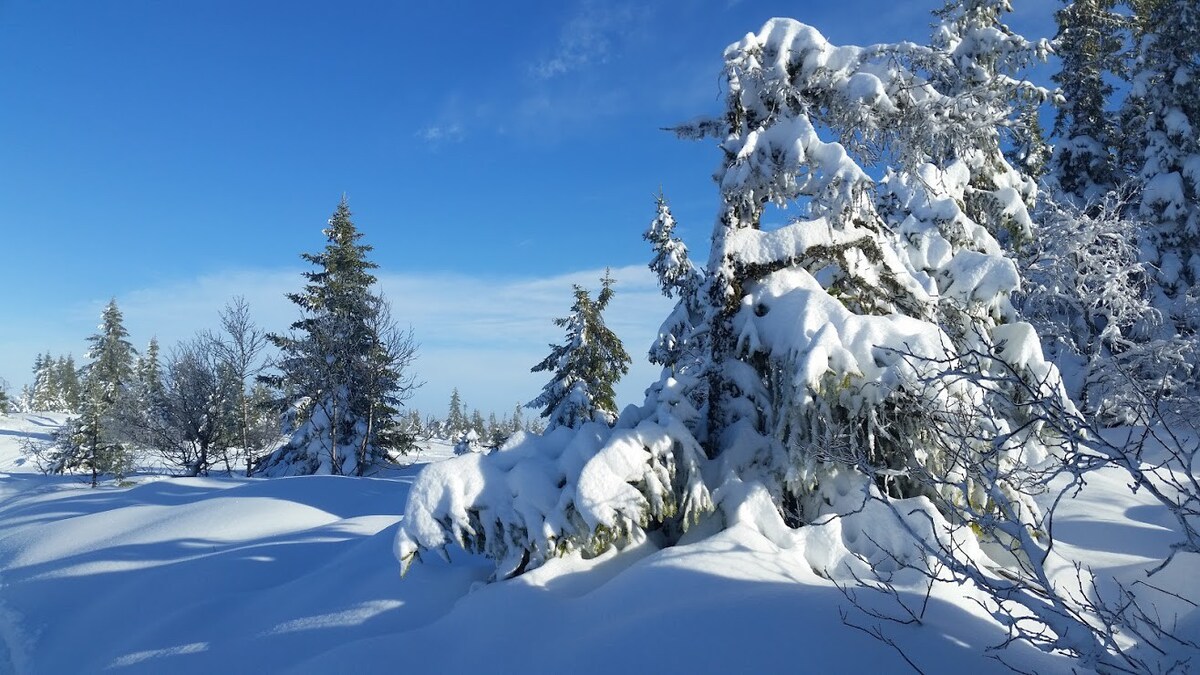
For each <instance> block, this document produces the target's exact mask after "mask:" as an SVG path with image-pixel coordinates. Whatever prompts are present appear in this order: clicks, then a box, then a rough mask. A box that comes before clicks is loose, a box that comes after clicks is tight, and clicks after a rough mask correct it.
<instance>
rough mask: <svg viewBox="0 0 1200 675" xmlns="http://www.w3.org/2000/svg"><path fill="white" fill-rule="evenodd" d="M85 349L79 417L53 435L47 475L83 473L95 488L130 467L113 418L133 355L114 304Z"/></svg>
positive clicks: (128, 378)
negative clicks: (86, 357)
mask: <svg viewBox="0 0 1200 675" xmlns="http://www.w3.org/2000/svg"><path fill="white" fill-rule="evenodd" d="M88 343H89V345H90V348H89V349H88V358H89V359H91V362H90V363H88V364H87V365H86V366H84V368H83V395H82V401H81V405H80V410H79V416H78V417H77V418H75V419H73V420H71V421H70V422H68V423H67V424H66V425H64V426H63V427H62V429H60V430H59V431H58V433H56V434H55V438H54V446H53V447H52V448H51V449H50V450H49V454H48V455H47V458H46V459H47V462H48V464H47V467H46V468H47V472H48V473H63V472H65V471H75V470H82V471H84V472H86V473H88V474H90V476H91V484H92V487H95V486H96V485H98V484H99V481H100V477H101V476H103V475H112V476H115V477H117V478H120V477H121V476H123V475H124V473H125V472H126V471H127V470H128V469H129V468H130V467H131V465H132V461H133V460H132V451H131V449H130V448H129V447H128V446H127V444H126V443H125V438H126V434H125V431H126V430H125V429H123V428H121V425H120V424H119V417H117V416H115V415H114V413H116V412H117V410H118V409H119V407H120V406H122V405H123V402H124V399H125V397H127V396H128V391H129V387H130V386H131V384H132V382H133V378H134V372H133V365H134V357H135V356H136V354H137V352H136V350H134V348H133V345H132V344H130V342H129V333H128V331H126V330H125V326H124V323H123V320H122V316H121V310H120V309H118V308H117V302H116V300H111V301H109V303H108V305H107V306H106V307H105V308H104V312H103V315H102V320H101V324H100V328H99V332H98V333H96V334H94V335H92V336H91V337H89V338H88Z"/></svg>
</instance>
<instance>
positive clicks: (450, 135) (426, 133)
mask: <svg viewBox="0 0 1200 675" xmlns="http://www.w3.org/2000/svg"><path fill="white" fill-rule="evenodd" d="M464 137H465V134H464V132H463V126H462V124H460V123H458V122H446V123H442V124H431V125H429V126H427V127H425V128H424V129H421V130H420V131H418V132H417V138H419V139H421V140H423V141H426V142H428V143H432V144H434V145H437V144H440V143H457V142H459V141H461V140H463V138H464Z"/></svg>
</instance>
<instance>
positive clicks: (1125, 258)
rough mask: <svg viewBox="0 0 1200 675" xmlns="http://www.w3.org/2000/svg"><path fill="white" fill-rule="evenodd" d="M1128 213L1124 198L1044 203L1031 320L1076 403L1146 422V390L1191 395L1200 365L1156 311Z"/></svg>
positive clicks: (1109, 416) (1108, 417)
mask: <svg viewBox="0 0 1200 675" xmlns="http://www.w3.org/2000/svg"><path fill="white" fill-rule="evenodd" d="M1129 211H1130V209H1129V208H1128V203H1127V201H1126V200H1125V199H1123V198H1122V195H1121V194H1120V193H1116V192H1113V193H1110V194H1109V195H1108V197H1107V198H1106V199H1104V200H1102V201H1100V202H1098V203H1094V204H1089V205H1086V206H1083V207H1076V206H1073V205H1071V204H1057V203H1052V202H1048V203H1045V204H1043V205H1042V207H1041V208H1040V209H1039V216H1040V217H1039V218H1038V220H1039V228H1038V236H1037V237H1036V238H1034V240H1033V241H1032V242H1031V243H1030V244H1029V245H1028V246H1026V247H1024V249H1023V250H1022V252H1021V253H1022V255H1021V264H1022V271H1023V277H1024V280H1025V285H1024V288H1023V289H1022V291H1021V293H1020V294H1019V296H1018V297H1019V302H1020V308H1021V313H1022V316H1024V317H1025V318H1028V319H1029V320H1030V321H1031V322H1032V323H1033V324H1034V325H1035V326H1036V327H1037V328H1038V331H1039V333H1041V334H1042V335H1044V336H1046V338H1047V340H1048V342H1047V348H1048V352H1049V354H1050V355H1051V356H1052V359H1053V360H1054V362H1055V363H1056V364H1057V365H1058V366H1059V368H1060V370H1062V372H1063V373H1064V377H1065V379H1066V381H1067V384H1068V387H1069V390H1070V392H1071V394H1072V397H1073V398H1074V399H1075V400H1076V401H1078V402H1079V403H1080V406H1081V408H1082V409H1083V410H1084V411H1085V412H1087V413H1089V414H1092V415H1096V416H1098V417H1099V419H1100V420H1101V421H1102V422H1104V423H1108V424H1112V423H1117V424H1130V423H1136V422H1138V421H1144V420H1145V419H1146V418H1147V417H1148V416H1149V414H1150V412H1151V411H1148V410H1145V409H1144V406H1142V405H1140V404H1142V403H1144V402H1145V401H1146V395H1147V393H1150V395H1151V396H1155V395H1178V394H1183V393H1184V392H1186V390H1187V388H1188V387H1187V385H1186V382H1187V381H1188V380H1189V379H1190V378H1191V377H1192V372H1193V370H1194V367H1195V366H1194V360H1193V359H1194V358H1195V355H1189V351H1190V350H1191V349H1192V348H1193V345H1192V343H1191V342H1190V341H1188V340H1186V339H1183V338H1181V337H1180V336H1178V335H1176V334H1175V333H1174V331H1173V326H1172V325H1171V322H1170V321H1169V319H1168V318H1167V317H1164V316H1163V315H1162V313H1161V312H1160V311H1159V310H1158V309H1156V308H1155V307H1154V304H1153V302H1152V300H1153V289H1152V286H1153V270H1151V269H1150V268H1149V266H1148V265H1147V264H1146V263H1144V262H1143V261H1142V260H1141V251H1140V248H1139V245H1138V244H1139V239H1140V238H1141V235H1142V234H1143V232H1144V228H1143V226H1142V223H1141V222H1140V221H1137V220H1134V219H1132V218H1129V217H1128V216H1127V215H1125V214H1128V213H1129Z"/></svg>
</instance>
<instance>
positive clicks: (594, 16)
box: [529, 0, 642, 80]
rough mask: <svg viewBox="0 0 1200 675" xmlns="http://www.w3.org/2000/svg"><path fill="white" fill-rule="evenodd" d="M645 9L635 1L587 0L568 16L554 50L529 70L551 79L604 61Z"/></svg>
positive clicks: (533, 73)
mask: <svg viewBox="0 0 1200 675" xmlns="http://www.w3.org/2000/svg"><path fill="white" fill-rule="evenodd" d="M641 16H642V13H641V12H640V11H639V10H638V9H637V7H636V6H635V5H632V4H624V3H621V4H615V3H603V2H594V1H592V0H587V1H585V2H583V3H581V4H580V5H579V7H578V9H577V11H576V12H575V13H574V14H573V15H572V16H571V17H570V18H569V19H568V20H567V22H566V23H565V24H564V25H563V27H562V30H561V31H560V32H559V36H558V42H557V44H556V45H555V47H554V50H553V52H552V53H551V54H550V55H549V56H547V57H546V58H544V59H542V60H540V61H538V62H537V63H534V64H533V65H532V66H531V67H530V69H529V70H530V73H531V74H532V75H533V76H534V77H535V78H538V79H542V80H548V79H552V78H555V77H559V76H562V75H567V74H570V73H572V72H575V71H578V70H582V69H584V68H587V67H589V66H591V65H593V64H597V63H604V62H605V61H607V60H608V58H609V55H610V54H612V53H613V52H615V51H617V50H618V49H619V47H620V43H621V40H622V39H624V38H625V37H627V36H628V35H629V34H630V32H631V31H632V29H633V27H634V26H635V25H636V24H637V21H638V19H639V18H640V17H641Z"/></svg>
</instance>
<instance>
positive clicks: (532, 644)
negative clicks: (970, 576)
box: [0, 414, 1200, 674]
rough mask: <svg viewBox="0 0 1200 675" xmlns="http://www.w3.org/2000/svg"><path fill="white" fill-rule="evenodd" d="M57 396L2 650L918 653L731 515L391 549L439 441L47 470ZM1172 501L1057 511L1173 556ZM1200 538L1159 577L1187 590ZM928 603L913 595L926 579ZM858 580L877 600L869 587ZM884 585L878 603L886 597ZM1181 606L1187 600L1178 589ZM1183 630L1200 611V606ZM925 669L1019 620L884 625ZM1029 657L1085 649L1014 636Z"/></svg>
mask: <svg viewBox="0 0 1200 675" xmlns="http://www.w3.org/2000/svg"><path fill="white" fill-rule="evenodd" d="M60 421H61V417H55V416H44V415H32V414H30V415H15V416H9V417H0V672H9V671H11V672H17V673H75V672H102V671H105V672H108V671H111V672H120V673H131V672H152V673H159V672H171V673H176V674H178V673H212V672H289V671H290V672H312V673H330V672H354V673H362V672H368V673H369V672H394V671H397V670H404V671H409V670H414V669H416V670H418V671H421V672H522V673H528V672H546V673H551V672H553V673H558V672H614V671H632V672H714V673H715V672H722V673H724V672H780V671H782V672H904V671H905V669H906V668H907V666H906V665H905V663H904V660H903V659H902V658H901V656H900V655H899V654H898V653H897V651H895V650H894V649H893V648H892V647H889V646H888V645H886V644H884V643H883V642H881V641H879V640H876V639H873V638H871V637H869V636H868V635H866V634H865V633H864V632H863V631H861V630H857V629H854V628H851V627H848V626H847V625H846V624H845V623H843V620H842V618H841V615H842V613H847V614H848V615H849V620H850V621H851V622H854V623H858V624H859V625H861V626H865V627H868V628H870V627H873V626H875V625H877V624H880V622H879V621H876V620H873V619H870V618H868V617H865V616H863V615H862V614H861V613H860V612H858V611H857V610H856V609H855V608H854V607H852V606H851V604H850V603H849V601H848V600H847V599H846V597H845V596H844V595H843V594H842V592H841V591H839V590H838V589H837V588H836V587H835V586H834V585H833V584H832V582H830V581H828V580H827V579H825V578H823V577H822V576H819V575H818V574H817V573H816V572H815V571H814V569H813V566H812V564H811V563H810V560H809V556H806V555H805V552H804V551H803V550H797V549H795V548H787V547H781V546H779V545H778V544H776V543H772V542H771V541H768V540H767V539H765V538H764V537H763V536H761V535H760V534H758V533H756V532H753V531H750V530H747V529H738V528H735V529H732V530H728V531H725V532H722V533H719V534H716V535H714V536H711V537H708V538H705V539H702V540H699V541H696V542H695V543H691V544H687V545H682V546H677V547H674V548H671V549H667V550H661V551H659V550H654V549H653V548H652V547H651V546H650V545H648V544H646V545H644V547H643V548H641V549H639V550H635V551H626V552H625V553H623V554H621V555H612V554H606V555H602V556H600V557H599V558H596V559H592V560H586V561H584V560H581V559H578V558H565V559H559V560H554V561H551V562H550V563H548V564H547V565H545V566H543V567H541V568H539V569H537V570H534V571H533V572H531V573H529V574H526V575H524V576H522V577H519V578H517V579H514V580H510V581H504V582H499V583H492V584H488V583H485V579H486V578H487V576H488V575H489V574H490V573H491V571H492V569H493V564H492V563H491V562H490V561H485V560H482V559H479V558H474V557H472V556H469V555H467V554H464V553H462V552H460V551H452V552H451V555H452V556H453V560H452V562H450V563H447V562H444V561H441V560H438V559H432V558H431V557H429V556H427V557H426V559H425V561H424V562H423V563H421V564H416V565H414V566H413V568H412V570H411V572H410V573H409V575H408V576H407V577H406V578H404V579H401V578H400V576H399V568H398V565H397V563H396V561H395V558H394V557H393V554H392V546H393V539H394V537H395V530H396V527H397V523H398V522H399V521H400V520H401V518H402V517H403V514H402V513H401V510H402V509H403V507H404V504H405V500H406V497H407V494H408V490H409V486H410V485H411V482H412V480H413V478H414V477H415V475H416V474H417V472H418V471H419V470H420V469H421V467H422V466H423V463H422V462H425V461H431V460H432V461H436V460H438V459H441V458H444V457H446V456H448V455H449V454H451V451H450V448H449V447H448V446H446V445H444V444H434V445H432V446H431V447H429V448H427V449H426V450H425V451H424V452H423V453H422V455H421V457H420V458H419V461H418V463H414V464H413V465H412V466H409V467H406V468H404V469H401V470H397V471H396V472H395V473H394V474H392V475H389V476H387V477H377V478H343V477H330V476H324V477H298V478H282V479H273V480H247V479H237V478H190V479H181V478H166V477H162V476H148V475H143V476H137V477H135V478H133V479H132V483H133V485H131V486H128V487H120V488H118V487H102V488H98V489H89V488H88V487H87V486H86V484H85V483H83V482H82V481H80V480H78V479H77V478H73V477H47V476H43V475H41V474H39V473H37V470H36V467H34V466H32V465H31V464H30V463H27V462H24V461H23V459H22V458H21V455H20V445H21V442H22V440H23V439H26V438H29V437H31V436H36V435H37V434H46V433H48V432H49V431H50V430H51V429H52V428H53V427H54V425H55V424H57V423H59V422H60ZM1168 526H1169V522H1168V521H1167V520H1166V519H1165V516H1164V514H1163V513H1162V512H1161V510H1160V509H1158V508H1157V507H1155V506H1152V505H1151V504H1150V502H1149V501H1148V500H1145V499H1142V498H1141V497H1140V496H1135V495H1132V494H1130V492H1129V490H1128V489H1127V488H1126V486H1125V484H1124V481H1123V480H1122V479H1121V477H1120V476H1118V475H1115V474H1114V475H1105V474H1100V475H1097V476H1096V477H1095V478H1094V479H1093V480H1092V481H1091V482H1090V484H1089V487H1088V489H1087V490H1086V491H1085V492H1084V493H1083V494H1082V495H1081V496H1080V497H1079V498H1077V499H1075V500H1072V501H1071V502H1070V503H1068V504H1067V505H1066V506H1065V507H1064V508H1063V509H1062V511H1061V512H1060V516H1059V520H1058V528H1059V529H1058V531H1057V532H1056V534H1057V535H1058V537H1059V539H1060V540H1061V541H1062V542H1063V544H1064V547H1066V548H1069V549H1070V550H1071V552H1072V553H1073V554H1075V555H1077V556H1078V557H1079V558H1080V559H1081V560H1084V561H1086V562H1087V563H1089V564H1091V565H1092V566H1093V567H1094V568H1095V569H1096V571H1097V573H1098V574H1099V575H1104V574H1106V573H1108V572H1113V573H1116V574H1117V575H1118V576H1119V578H1122V579H1133V578H1137V577H1138V576H1139V575H1141V574H1142V570H1144V569H1146V568H1147V567H1148V566H1150V565H1152V564H1153V563H1154V562H1156V561H1157V560H1161V559H1162V557H1163V556H1165V554H1166V552H1167V547H1168V545H1169V544H1170V542H1171V541H1172V536H1171V531H1170V529H1169V527H1168ZM1198 571H1200V565H1197V564H1196V561H1195V559H1194V558H1193V559H1184V560H1177V561H1176V562H1175V563H1173V565H1172V567H1171V568H1169V569H1168V570H1167V571H1166V572H1164V573H1163V575H1162V576H1160V577H1156V583H1162V584H1168V585H1170V586H1172V587H1173V588H1175V590H1176V591H1178V592H1182V593H1190V594H1191V595H1192V596H1193V598H1192V599H1193V600H1200V598H1197V597H1194V596H1196V595H1198V594H1200V590H1198V589H1197V588H1196V585H1195V584H1194V582H1193V581H1191V579H1194V578H1195V577H1196V572H1198ZM912 599H913V600H916V601H918V602H919V599H920V598H919V597H916V596H914V598H912ZM860 602H864V603H865V604H868V605H870V604H872V603H876V602H880V603H882V602H883V599H882V598H874V599H873V598H871V597H867V598H866V599H865V600H863V599H860ZM881 606H882V605H881ZM1174 609H1178V610H1179V611H1181V612H1183V611H1187V610H1188V607H1186V605H1185V604H1184V603H1179V607H1177V608H1173V610H1174ZM1183 619H1184V620H1183V622H1182V623H1181V624H1180V625H1181V626H1183V627H1184V629H1188V630H1190V629H1194V628H1197V627H1200V623H1198V622H1197V621H1196V616H1195V614H1194V613H1193V615H1192V616H1191V617H1188V616H1183ZM880 627H881V629H882V630H883V632H884V634H885V635H887V636H888V637H889V638H891V639H892V640H894V641H895V642H896V643H897V644H898V645H899V646H900V647H901V648H902V649H903V651H904V653H905V655H906V656H907V657H908V658H910V659H912V661H913V662H914V663H915V664H916V665H917V666H919V667H920V668H921V669H922V670H923V671H924V672H928V673H934V672H945V673H959V672H968V671H969V672H1006V669H1005V667H1004V666H1003V665H1002V664H1000V663H999V662H997V661H995V660H992V659H988V658H986V654H985V651H984V650H985V648H986V647H987V646H988V645H992V644H996V643H998V642H1000V641H1001V640H1002V639H1003V638H1004V634H1003V631H1002V630H1001V628H1000V627H999V626H998V624H996V623H995V622H994V621H992V620H991V619H990V618H989V617H988V616H987V615H986V614H985V613H984V612H983V611H982V610H981V609H980V608H979V607H978V606H977V605H976V604H975V603H974V602H973V601H971V599H970V598H969V597H968V596H967V594H965V593H963V592H962V590H961V589H957V588H955V587H939V588H935V589H934V592H933V595H932V598H931V600H930V607H929V610H928V612H927V614H926V616H925V620H924V621H923V624H922V625H898V624H892V623H883V624H882V625H881V626H880ZM1006 658H1008V659H1009V660H1010V661H1011V662H1013V663H1015V664H1017V665H1019V666H1020V667H1022V668H1023V669H1025V670H1033V671H1037V672H1069V671H1070V670H1071V667H1072V665H1073V664H1071V663H1070V662H1068V661H1066V660H1063V659H1056V658H1051V657H1047V656H1044V655H1042V654H1040V653H1036V652H1034V651H1033V650H1032V649H1028V648H1022V647H1020V646H1014V647H1012V648H1010V649H1008V650H1007V652H1006Z"/></svg>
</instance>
